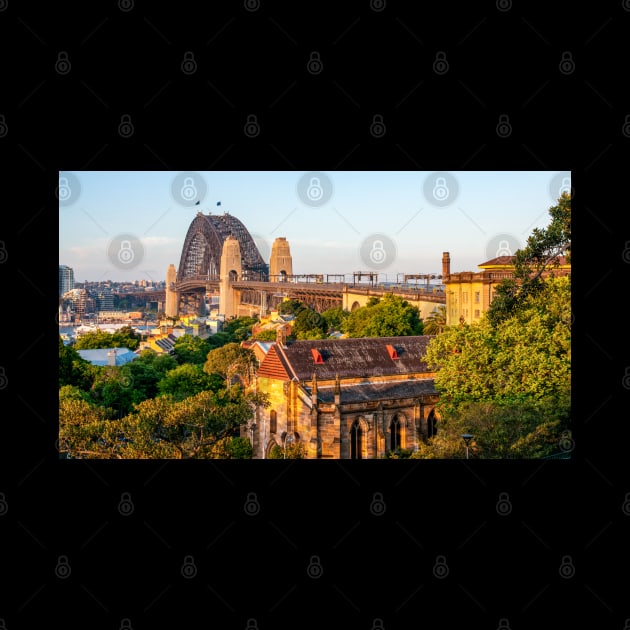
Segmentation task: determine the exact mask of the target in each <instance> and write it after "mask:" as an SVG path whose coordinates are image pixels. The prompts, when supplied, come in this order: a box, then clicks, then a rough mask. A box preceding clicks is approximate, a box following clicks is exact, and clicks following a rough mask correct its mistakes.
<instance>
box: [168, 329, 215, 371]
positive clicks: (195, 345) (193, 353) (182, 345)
mask: <svg viewBox="0 0 630 630" xmlns="http://www.w3.org/2000/svg"><path fill="white" fill-rule="evenodd" d="M208 352H210V346H209V344H208V342H207V341H206V340H205V339H202V338H201V337H198V336H193V335H182V336H181V337H178V338H177V339H176V340H175V359H176V360H177V362H178V363H179V365H182V364H184V363H194V364H196V365H203V364H204V363H205V361H206V357H207V356H208Z"/></svg>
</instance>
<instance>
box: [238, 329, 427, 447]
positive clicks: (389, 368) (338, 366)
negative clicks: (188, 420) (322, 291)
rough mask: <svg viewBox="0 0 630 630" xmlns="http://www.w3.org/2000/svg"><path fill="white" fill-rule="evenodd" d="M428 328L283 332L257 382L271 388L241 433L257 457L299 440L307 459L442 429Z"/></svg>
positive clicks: (403, 441)
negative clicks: (350, 333) (414, 331)
mask: <svg viewBox="0 0 630 630" xmlns="http://www.w3.org/2000/svg"><path fill="white" fill-rule="evenodd" d="M431 339H432V336H431V335H421V336H408V337H375V338H372V337H368V338H348V339H318V340H309V341H293V342H289V343H287V341H286V339H285V338H284V335H283V332H282V331H280V332H279V335H278V339H277V341H276V342H275V343H274V344H272V345H271V347H270V348H269V350H268V352H267V354H266V355H265V357H264V359H263V360H262V361H261V363H260V366H259V368H258V371H257V374H256V377H255V381H254V387H255V388H256V390H257V391H259V392H265V393H267V394H268V395H269V399H270V402H271V405H270V406H269V407H267V408H259V409H258V410H257V412H256V418H255V420H254V424H250V426H249V427H244V429H243V436H244V437H245V435H247V433H249V435H247V437H249V438H250V439H252V441H253V446H254V458H255V459H264V458H266V457H268V456H269V453H270V451H271V449H272V448H273V447H274V446H275V445H278V446H279V447H280V448H282V449H284V448H285V447H286V446H287V445H288V444H296V443H301V444H302V445H303V446H304V447H305V451H306V457H307V458H308V459H327V458H332V459H378V458H381V457H382V456H384V455H385V454H386V453H387V452H389V451H395V450H397V449H414V448H415V447H416V446H417V445H418V443H419V441H420V440H424V439H426V438H428V437H431V436H432V435H434V434H435V432H436V431H437V430H438V416H437V411H436V409H435V405H436V403H437V401H438V394H437V392H436V390H435V386H434V382H433V379H434V373H433V372H431V371H429V369H428V367H427V365H426V363H425V361H424V355H425V352H426V348H427V345H428V343H429V341H430V340H431Z"/></svg>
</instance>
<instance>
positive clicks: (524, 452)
mask: <svg viewBox="0 0 630 630" xmlns="http://www.w3.org/2000/svg"><path fill="white" fill-rule="evenodd" d="M570 323H571V287H570V279H569V278H568V277H566V276H565V277H558V278H554V277H550V278H548V279H546V280H545V281H544V282H543V283H542V285H541V287H540V288H539V289H538V290H537V292H536V293H533V294H530V295H528V296H526V297H524V298H523V301H522V303H521V305H520V307H519V308H518V309H516V310H515V311H514V312H513V314H512V315H511V316H509V317H506V318H504V319H503V320H502V321H501V322H500V323H498V324H495V325H493V324H492V323H491V322H490V321H489V319H488V318H486V317H484V318H482V320H481V321H480V322H477V323H474V324H470V325H463V326H457V327H449V328H447V329H446V330H445V331H444V332H443V333H442V334H441V335H438V336H436V337H434V338H433V339H432V340H431V342H430V343H429V346H428V349H427V353H426V361H427V363H428V365H429V367H430V368H431V369H435V370H437V373H436V376H435V385H436V388H437V389H438V391H439V392H440V401H439V403H438V408H439V411H440V414H441V416H442V420H441V422H440V423H439V425H438V426H439V430H438V434H437V436H435V437H434V438H432V439H431V440H429V443H428V444H427V445H422V446H421V448H420V449H419V451H418V453H416V454H414V457H416V456H417V457H461V456H462V453H463V448H464V446H463V442H462V440H461V434H462V433H466V432H469V433H472V434H473V435H475V442H474V443H473V444H472V445H471V449H472V453H473V454H474V455H475V456H479V457H540V456H542V455H547V454H550V453H551V452H552V451H553V450H554V449H555V450H558V443H559V440H560V434H561V432H562V431H564V430H566V429H567V427H568V426H569V421H570V416H571V411H570V400H571V391H570V390H571V328H570Z"/></svg>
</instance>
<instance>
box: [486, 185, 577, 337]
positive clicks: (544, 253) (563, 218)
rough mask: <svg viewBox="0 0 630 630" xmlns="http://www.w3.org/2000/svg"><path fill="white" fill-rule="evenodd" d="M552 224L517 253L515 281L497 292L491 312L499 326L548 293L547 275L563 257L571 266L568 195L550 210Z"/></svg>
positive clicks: (537, 230) (505, 282)
mask: <svg viewBox="0 0 630 630" xmlns="http://www.w3.org/2000/svg"><path fill="white" fill-rule="evenodd" d="M549 215H550V217H551V221H550V223H549V225H548V226H547V227H546V228H544V229H539V228H535V229H534V230H533V231H532V234H531V235H530V236H529V238H528V239H527V244H526V246H525V247H524V248H523V249H520V250H518V251H517V252H516V253H515V263H514V279H510V280H504V281H503V282H502V283H501V284H500V285H499V286H497V288H496V289H495V292H494V296H493V298H492V302H491V303H490V307H489V309H488V311H487V317H488V319H489V321H490V322H491V323H492V324H493V325H496V324H498V323H500V322H501V321H503V320H504V319H505V318H506V317H509V316H510V315H511V314H512V313H513V312H514V311H515V310H516V309H518V308H520V307H521V306H522V305H523V304H524V303H525V302H526V300H527V297H528V296H532V295H536V294H537V293H538V292H539V291H542V290H543V289H544V286H545V283H544V276H543V274H545V273H547V274H551V275H553V270H554V268H557V266H558V260H559V257H560V256H563V255H564V256H565V258H566V260H567V262H571V195H570V194H569V193H567V192H564V193H563V194H562V196H561V197H560V198H559V199H558V203H557V205H555V206H552V207H551V208H549Z"/></svg>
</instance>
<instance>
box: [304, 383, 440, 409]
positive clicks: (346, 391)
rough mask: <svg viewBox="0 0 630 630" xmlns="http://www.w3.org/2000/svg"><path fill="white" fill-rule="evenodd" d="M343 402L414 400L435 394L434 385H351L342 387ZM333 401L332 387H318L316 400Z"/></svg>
mask: <svg viewBox="0 0 630 630" xmlns="http://www.w3.org/2000/svg"><path fill="white" fill-rule="evenodd" d="M341 387H342V392H343V393H342V398H343V402H344V403H346V404H348V403H362V402H370V401H373V400H379V399H382V400H396V399H397V398H415V397H417V396H424V395H427V394H437V391H436V389H435V383H434V381H433V379H432V378H426V379H416V380H404V381H381V382H378V381H376V382H370V383H353V384H345V385H342V386H341ZM304 389H305V390H306V391H307V393H309V394H310V393H311V391H312V388H311V387H305V388H304ZM334 399H335V392H334V387H330V386H327V387H318V388H317V400H318V401H319V402H323V403H332V402H334Z"/></svg>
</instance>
